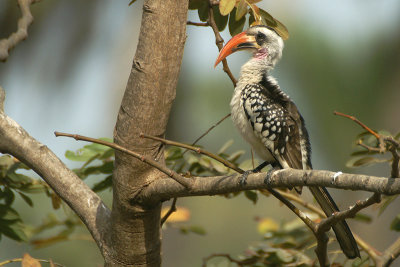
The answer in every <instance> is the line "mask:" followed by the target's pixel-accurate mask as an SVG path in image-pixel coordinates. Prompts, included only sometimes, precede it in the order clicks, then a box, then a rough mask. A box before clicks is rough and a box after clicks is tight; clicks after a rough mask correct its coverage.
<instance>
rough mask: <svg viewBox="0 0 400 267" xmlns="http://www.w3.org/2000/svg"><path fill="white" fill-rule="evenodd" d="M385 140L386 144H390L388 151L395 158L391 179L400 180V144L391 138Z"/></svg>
mask: <svg viewBox="0 0 400 267" xmlns="http://www.w3.org/2000/svg"><path fill="white" fill-rule="evenodd" d="M383 139H384V141H385V142H387V143H390V145H389V148H388V150H389V151H390V152H391V153H392V156H393V162H392V171H391V177H392V178H398V177H400V173H399V161H400V156H399V153H398V152H397V150H398V149H399V148H400V144H399V142H397V141H396V140H394V139H393V138H392V137H391V136H387V137H384V138H383Z"/></svg>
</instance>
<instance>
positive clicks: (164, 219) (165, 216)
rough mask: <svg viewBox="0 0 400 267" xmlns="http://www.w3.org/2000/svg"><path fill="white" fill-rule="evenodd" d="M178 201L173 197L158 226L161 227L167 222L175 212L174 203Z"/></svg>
mask: <svg viewBox="0 0 400 267" xmlns="http://www.w3.org/2000/svg"><path fill="white" fill-rule="evenodd" d="M177 200H178V198H176V197H174V199H173V200H172V204H171V207H170V208H169V210H168V211H167V213H166V214H165V215H164V217H162V219H161V222H160V225H161V226H163V224H164V223H165V222H166V221H167V219H168V217H169V216H170V215H171V214H172V213H174V212H175V211H176V201H177Z"/></svg>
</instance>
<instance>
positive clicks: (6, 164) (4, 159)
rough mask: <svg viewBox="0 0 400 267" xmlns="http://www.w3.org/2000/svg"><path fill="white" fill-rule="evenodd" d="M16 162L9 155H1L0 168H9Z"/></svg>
mask: <svg viewBox="0 0 400 267" xmlns="http://www.w3.org/2000/svg"><path fill="white" fill-rule="evenodd" d="M14 163H15V162H14V160H13V158H12V157H11V156H9V155H4V156H1V157H0V169H5V170H7V169H8V168H10V166H11V165H13V164H14Z"/></svg>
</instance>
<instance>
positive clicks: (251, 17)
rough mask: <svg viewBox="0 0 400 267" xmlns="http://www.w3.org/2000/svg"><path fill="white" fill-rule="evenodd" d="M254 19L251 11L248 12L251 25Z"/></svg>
mask: <svg viewBox="0 0 400 267" xmlns="http://www.w3.org/2000/svg"><path fill="white" fill-rule="evenodd" d="M255 21H256V19H255V18H254V15H253V12H250V16H249V25H252V24H253V23H254V22H255Z"/></svg>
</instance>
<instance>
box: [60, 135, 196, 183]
mask: <svg viewBox="0 0 400 267" xmlns="http://www.w3.org/2000/svg"><path fill="white" fill-rule="evenodd" d="M54 134H55V136H56V137H59V136H65V137H72V138H74V139H75V140H81V141H87V142H92V143H96V144H101V145H105V146H108V147H111V148H114V149H116V150H119V151H121V152H124V153H126V154H128V155H131V156H133V157H135V158H137V159H139V160H141V161H143V162H145V163H147V164H149V165H150V166H153V167H154V168H156V169H158V170H160V171H161V172H163V173H165V174H166V175H168V176H169V177H171V178H172V179H174V180H175V181H177V182H178V183H180V184H181V185H183V186H184V187H186V188H190V187H191V182H190V179H188V178H185V177H183V176H181V175H179V174H178V173H176V172H175V171H173V170H170V169H168V168H167V167H165V166H164V165H162V164H161V163H159V162H157V161H155V160H153V159H150V158H146V157H144V156H142V155H140V154H139V153H136V152H134V151H132V150H129V149H126V148H124V147H122V146H120V145H117V144H115V143H111V142H107V141H103V140H99V139H95V138H91V137H86V136H82V135H78V134H68V133H61V132H54Z"/></svg>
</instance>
